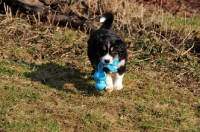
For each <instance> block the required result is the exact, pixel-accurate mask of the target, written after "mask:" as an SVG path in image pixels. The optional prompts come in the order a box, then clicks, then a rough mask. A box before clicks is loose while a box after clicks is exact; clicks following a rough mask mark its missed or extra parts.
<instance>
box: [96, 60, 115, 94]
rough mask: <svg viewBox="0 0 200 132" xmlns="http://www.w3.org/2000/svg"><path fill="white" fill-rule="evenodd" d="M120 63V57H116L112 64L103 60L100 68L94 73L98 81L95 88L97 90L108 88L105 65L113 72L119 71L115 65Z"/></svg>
mask: <svg viewBox="0 0 200 132" xmlns="http://www.w3.org/2000/svg"><path fill="white" fill-rule="evenodd" d="M118 63H119V59H118V58H117V59H115V60H114V61H113V63H112V64H104V63H103V62H102V61H100V62H99V64H98V70H97V71H96V72H95V73H94V80H95V81H96V84H95V88H96V89H97V90H105V88H106V77H107V76H106V73H105V72H104V71H103V67H107V68H108V69H109V70H110V71H111V72H117V69H116V68H115V66H117V65H118Z"/></svg>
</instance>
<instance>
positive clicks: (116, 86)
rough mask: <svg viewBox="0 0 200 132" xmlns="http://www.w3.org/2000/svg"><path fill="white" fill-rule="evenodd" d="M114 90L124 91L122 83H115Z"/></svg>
mask: <svg viewBox="0 0 200 132" xmlns="http://www.w3.org/2000/svg"><path fill="white" fill-rule="evenodd" d="M113 85H114V89H116V90H121V89H123V85H122V83H120V82H114V84H113Z"/></svg>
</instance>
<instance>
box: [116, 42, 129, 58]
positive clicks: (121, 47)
mask: <svg viewBox="0 0 200 132" xmlns="http://www.w3.org/2000/svg"><path fill="white" fill-rule="evenodd" d="M115 43H116V44H117V45H118V53H119V56H121V55H123V54H125V52H126V43H125V42H124V41H123V40H122V39H117V40H116V41H115Z"/></svg>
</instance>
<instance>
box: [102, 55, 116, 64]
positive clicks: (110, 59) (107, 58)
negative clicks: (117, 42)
mask: <svg viewBox="0 0 200 132" xmlns="http://www.w3.org/2000/svg"><path fill="white" fill-rule="evenodd" d="M101 61H102V62H103V63H107V62H106V61H109V63H108V64H112V63H113V57H112V56H111V55H110V54H109V53H107V54H106V55H105V56H103V57H102V60H101Z"/></svg>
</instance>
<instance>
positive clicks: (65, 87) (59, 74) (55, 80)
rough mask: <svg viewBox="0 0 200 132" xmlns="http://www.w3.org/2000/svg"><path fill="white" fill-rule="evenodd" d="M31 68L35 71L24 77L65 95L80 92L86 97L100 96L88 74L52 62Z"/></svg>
mask: <svg viewBox="0 0 200 132" xmlns="http://www.w3.org/2000/svg"><path fill="white" fill-rule="evenodd" d="M31 67H32V68H34V69H35V70H34V72H31V73H25V76H26V77H28V78H31V80H32V81H39V82H41V83H42V84H44V85H46V86H48V87H50V88H55V89H57V90H61V91H65V92H67V93H72V94H76V93H77V91H80V92H82V93H83V94H85V95H87V96H98V95H100V92H99V91H97V90H95V88H94V85H93V84H91V83H90V82H91V81H92V80H93V77H92V76H91V74H90V73H82V72H80V70H79V69H76V68H73V67H64V66H60V65H58V64H56V63H52V62H50V63H47V64H42V65H35V64H31Z"/></svg>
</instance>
